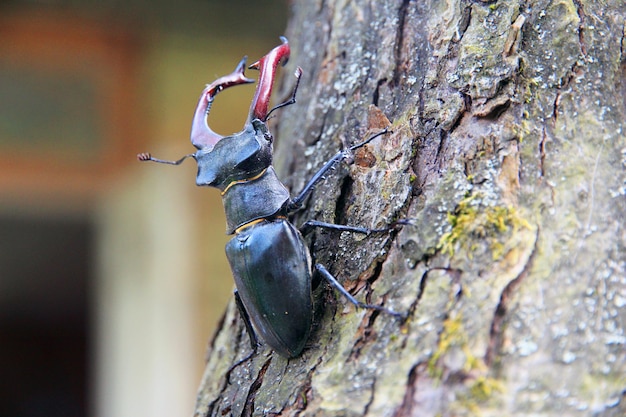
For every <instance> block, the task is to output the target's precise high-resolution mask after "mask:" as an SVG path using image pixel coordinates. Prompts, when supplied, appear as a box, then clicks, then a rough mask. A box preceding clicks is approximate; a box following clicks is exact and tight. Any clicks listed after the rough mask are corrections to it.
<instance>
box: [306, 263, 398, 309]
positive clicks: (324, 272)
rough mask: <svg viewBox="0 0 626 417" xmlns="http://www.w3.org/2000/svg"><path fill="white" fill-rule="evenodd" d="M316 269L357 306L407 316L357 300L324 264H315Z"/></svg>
mask: <svg viewBox="0 0 626 417" xmlns="http://www.w3.org/2000/svg"><path fill="white" fill-rule="evenodd" d="M315 270H316V271H317V272H319V273H320V274H321V275H322V277H324V279H325V280H326V281H328V283H329V284H330V285H332V286H333V287H335V289H336V290H337V291H339V292H340V293H341V295H343V296H344V297H345V298H346V299H347V300H348V301H350V302H351V303H352V304H354V305H355V306H357V307H360V308H367V309H370V310H376V311H380V312H383V313H386V314H389V315H391V316H394V317H397V318H400V319H404V318H405V317H404V315H402V314H400V313H396V312H395V311H393V310H390V309H388V308H385V307H383V306H379V305H376V304H367V303H362V302H360V301H359V300H357V299H356V298H354V297H353V296H352V294H350V293H349V292H348V290H346V289H345V288H344V287H343V285H341V283H339V281H337V278H335V277H334V276H333V274H331V273H330V272H329V271H328V269H326V267H325V266H324V265H322V264H315Z"/></svg>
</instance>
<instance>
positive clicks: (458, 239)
mask: <svg viewBox="0 0 626 417" xmlns="http://www.w3.org/2000/svg"><path fill="white" fill-rule="evenodd" d="M475 198H476V196H475V195H469V196H467V197H465V198H464V199H463V200H461V202H460V203H459V204H458V205H457V207H456V209H455V210H454V211H453V212H451V213H448V222H449V223H450V226H451V230H450V231H449V232H446V233H444V234H443V235H442V236H441V238H440V239H439V243H438V244H437V249H438V250H440V251H442V252H443V253H444V254H448V255H450V256H453V255H454V253H455V252H456V250H457V249H459V248H460V249H463V250H466V251H467V252H468V254H467V255H468V256H469V257H470V258H471V256H472V252H473V251H474V250H475V249H476V248H477V247H478V245H479V244H480V243H481V241H482V242H485V241H486V243H487V244H488V246H489V249H490V250H491V252H492V257H493V259H494V260H496V259H500V258H501V257H502V256H503V255H504V253H505V245H504V244H503V243H502V242H501V241H499V240H498V237H499V236H501V235H503V234H504V233H507V232H509V231H512V232H513V233H515V232H517V231H518V230H519V229H520V228H528V229H530V228H531V226H530V224H529V223H528V221H526V220H525V219H524V218H523V217H521V216H520V215H519V214H518V213H517V211H516V210H515V208H514V207H506V206H488V207H484V208H481V207H480V206H479V205H477V204H472V203H473V200H475Z"/></svg>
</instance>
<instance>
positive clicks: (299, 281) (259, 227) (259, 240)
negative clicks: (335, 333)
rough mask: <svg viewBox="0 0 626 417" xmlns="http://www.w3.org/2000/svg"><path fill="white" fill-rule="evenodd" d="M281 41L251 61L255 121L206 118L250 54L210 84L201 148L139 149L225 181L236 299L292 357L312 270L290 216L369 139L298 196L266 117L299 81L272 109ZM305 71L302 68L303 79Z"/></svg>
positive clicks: (197, 129)
mask: <svg viewBox="0 0 626 417" xmlns="http://www.w3.org/2000/svg"><path fill="white" fill-rule="evenodd" d="M281 39H282V45H280V46H278V47H276V48H274V49H273V50H272V51H270V52H269V53H268V54H267V55H265V56H264V57H263V58H261V59H260V60H259V61H258V62H256V63H255V64H253V65H251V68H255V69H258V70H259V71H260V76H259V81H258V84H257V88H256V92H255V96H254V99H253V101H252V105H251V108H250V115H249V118H248V122H247V123H246V125H245V127H244V129H243V130H242V131H241V132H239V133H237V134H234V135H231V136H226V137H223V136H220V135H218V134H217V133H215V132H213V131H212V130H211V129H210V128H209V126H208V124H207V121H206V118H207V116H208V113H209V110H210V107H211V104H212V103H213V99H214V97H215V95H216V94H217V93H219V92H220V91H222V90H223V89H224V88H228V87H231V86H234V85H238V84H244V83H249V82H254V81H253V80H251V79H248V78H246V77H245V76H244V68H245V58H244V59H242V60H241V62H240V63H239V65H238V66H237V68H236V69H235V71H233V73H231V74H229V75H226V76H224V77H221V78H219V79H217V80H216V81H214V82H213V83H211V84H210V85H208V86H207V87H206V88H205V89H204V91H203V92H202V94H201V96H200V100H199V101H198V105H197V107H196V112H195V115H194V118H193V123H192V129H191V142H192V144H193V145H194V146H195V147H196V148H197V149H198V151H197V152H196V153H194V154H191V155H187V156H185V157H183V158H181V159H180V160H178V161H163V160H160V159H156V158H152V157H151V156H150V155H149V154H140V155H138V158H139V160H141V161H148V160H150V161H154V162H162V163H168V164H174V165H178V164H180V163H181V162H182V161H183V160H184V159H186V158H187V157H192V158H194V159H195V160H196V162H197V164H198V174H197V178H196V183H197V185H201V186H203V185H204V186H210V187H215V188H218V189H219V190H220V191H221V194H222V201H223V204H224V210H225V213H226V222H227V233H228V234H234V235H235V236H234V237H233V238H232V239H231V240H230V241H229V242H228V244H227V245H226V255H227V257H228V261H229V263H230V267H231V269H232V272H233V275H234V279H235V284H236V287H237V290H236V291H235V299H236V301H237V304H238V307H239V309H240V312H241V313H242V316H243V317H244V320H245V322H246V327H247V328H248V331H249V333H250V338H251V341H252V342H253V345H254V346H255V347H256V338H255V337H254V332H253V331H252V329H251V327H250V324H249V323H248V320H249V321H250V322H252V324H253V326H254V328H255V329H256V331H257V332H258V333H259V334H260V335H261V337H262V339H263V340H264V341H265V342H266V343H267V344H268V345H269V346H270V347H272V349H274V350H275V351H276V352H278V353H279V354H280V355H282V356H285V357H295V356H298V355H299V354H300V353H301V352H302V350H303V349H304V346H305V343H306V342H307V339H308V337H309V334H310V332H311V326H312V319H313V317H312V316H313V300H312V294H311V292H312V290H311V286H312V273H313V272H312V271H313V265H312V262H311V256H310V253H309V249H308V247H307V246H306V244H305V242H304V239H303V238H302V235H301V233H300V232H299V231H298V230H297V229H296V228H295V227H294V226H293V224H291V223H290V222H289V221H288V219H287V216H288V215H289V213H291V212H292V211H294V210H297V209H298V208H300V206H301V204H302V201H303V200H304V199H305V198H306V196H307V195H308V194H309V193H310V192H311V190H312V189H313V187H314V186H315V184H316V183H317V182H318V181H320V180H321V179H322V178H323V175H324V173H326V172H327V171H328V170H330V169H331V168H332V167H333V166H334V165H335V164H336V163H337V162H339V161H341V160H343V159H345V158H347V157H348V156H349V155H350V151H352V150H354V149H356V148H359V147H361V146H363V145H365V144H366V143H368V142H369V141H371V140H372V139H374V138H375V137H378V136H380V135H381V134H384V133H387V131H386V130H385V131H383V132H381V133H379V134H377V135H374V136H372V137H371V138H369V139H368V140H366V141H364V142H361V143H359V144H357V145H354V146H352V147H351V148H349V149H348V150H347V151H341V152H338V153H337V154H336V155H335V156H334V157H333V158H332V159H331V160H329V161H328V162H327V163H326V164H325V165H324V167H322V168H321V169H320V170H319V171H318V172H317V173H316V174H315V175H314V176H313V178H312V179H311V180H310V181H309V183H308V184H307V185H306V186H305V187H304V189H303V190H302V191H301V192H300V194H299V195H298V196H296V197H295V198H293V199H292V198H291V197H290V194H289V191H288V190H287V188H286V187H285V186H284V185H283V184H282V183H281V182H280V180H279V179H278V177H277V176H276V172H275V171H274V168H273V167H272V141H273V138H272V135H271V133H270V132H269V129H268V127H267V123H266V121H267V118H268V116H269V114H270V113H271V112H272V111H273V110H274V109H276V108H279V107H282V106H285V105H288V104H292V103H294V102H295V92H296V89H297V86H298V83H296V87H295V88H294V92H293V96H292V98H291V100H289V101H287V102H285V103H282V104H280V105H278V106H276V107H275V108H274V109H272V110H269V111H268V108H269V99H270V95H271V90H272V85H273V81H274V76H275V72H276V68H277V66H278V64H279V63H280V62H281V61H286V59H287V58H288V57H289V44H288V43H287V39H285V38H281ZM301 73H302V70H301V69H300V68H298V70H297V71H296V77H297V80H298V81H299V78H300V75H301ZM305 225H309V226H313V227H326V228H330V229H335V230H342V231H346V230H348V231H352V232H357V233H371V232H381V231H387V230H389V229H388V228H386V229H376V230H371V229H364V228H356V227H349V226H339V225H332V224H327V223H322V222H313V221H312V222H307V223H306V224H305ZM315 270H316V271H318V272H319V273H320V274H321V275H322V277H323V278H325V279H326V280H327V281H328V282H330V283H331V284H332V285H333V286H334V287H335V288H337V289H338V290H339V291H340V292H342V294H343V295H344V296H345V297H347V298H348V299H349V300H350V301H351V302H352V303H354V304H356V305H357V306H360V307H366V308H373V309H377V310H381V311H384V312H387V313H390V314H393V315H396V316H397V315H398V314H397V313H394V312H393V311H391V310H387V309H385V308H383V307H381V306H376V305H370V304H364V303H361V302H358V301H356V300H355V299H354V297H352V296H351V295H350V294H349V293H348V292H347V291H346V290H345V289H344V288H343V287H342V286H341V285H340V284H339V283H338V282H337V281H336V279H335V278H334V277H333V276H332V275H331V274H330V272H328V270H327V269H326V268H325V267H323V266H322V265H319V264H316V265H315Z"/></svg>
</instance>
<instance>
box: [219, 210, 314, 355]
mask: <svg viewBox="0 0 626 417" xmlns="http://www.w3.org/2000/svg"><path fill="white" fill-rule="evenodd" d="M226 256H227V257H228V261H229V262H230V266H231V269H232V272H233V276H234V278H235V284H236V285H237V290H238V291H239V295H240V297H241V299H242V301H243V304H244V306H245V309H246V311H247V313H248V315H249V316H250V320H251V321H252V324H253V325H254V327H255V329H256V331H257V332H258V333H259V334H260V335H261V337H262V339H263V340H264V341H265V342H266V343H267V344H268V345H270V346H271V347H272V349H274V350H275V351H276V352H278V353H279V354H280V355H282V356H286V357H295V356H298V355H299V354H300V352H302V349H304V345H305V343H306V341H307V339H308V337H309V333H310V331H311V324H312V320H313V317H312V316H313V298H312V294H311V258H310V255H309V251H308V248H307V247H306V245H305V243H304V240H303V239H302V235H301V234H300V232H299V231H298V230H297V229H296V228H295V227H294V226H293V225H292V224H291V223H289V222H288V221H287V220H286V219H275V220H272V221H269V220H263V221H261V222H260V223H257V224H254V225H252V226H249V227H246V228H245V229H244V230H242V231H240V232H239V233H237V235H235V236H234V237H233V238H232V239H231V240H230V241H229V242H228V244H227V245H226Z"/></svg>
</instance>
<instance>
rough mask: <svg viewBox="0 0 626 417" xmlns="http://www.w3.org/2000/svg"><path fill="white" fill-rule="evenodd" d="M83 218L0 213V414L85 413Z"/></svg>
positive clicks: (88, 250)
mask: <svg viewBox="0 0 626 417" xmlns="http://www.w3.org/2000/svg"><path fill="white" fill-rule="evenodd" d="M93 234H94V231H93V226H92V224H91V222H90V221H89V220H85V219H73V218H61V219H58V218H41V217H29V216H7V215H4V216H0V375H2V377H1V378H0V416H7V417H8V416H10V417H38V416H46V417H56V416H59V417H61V416H63V417H67V416H76V417H80V416H85V415H87V413H86V409H87V396H88V391H89V386H88V381H90V379H89V378H88V362H89V352H88V349H89V347H88V343H87V340H88V334H87V329H88V322H89V311H88V307H87V306H88V305H89V303H88V297H89V294H88V293H89V291H88V289H89V287H90V283H91V282H92V279H93V271H92V270H91V266H90V265H91V263H90V261H89V260H90V259H92V258H93V253H92V251H93V244H92V242H93Z"/></svg>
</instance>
